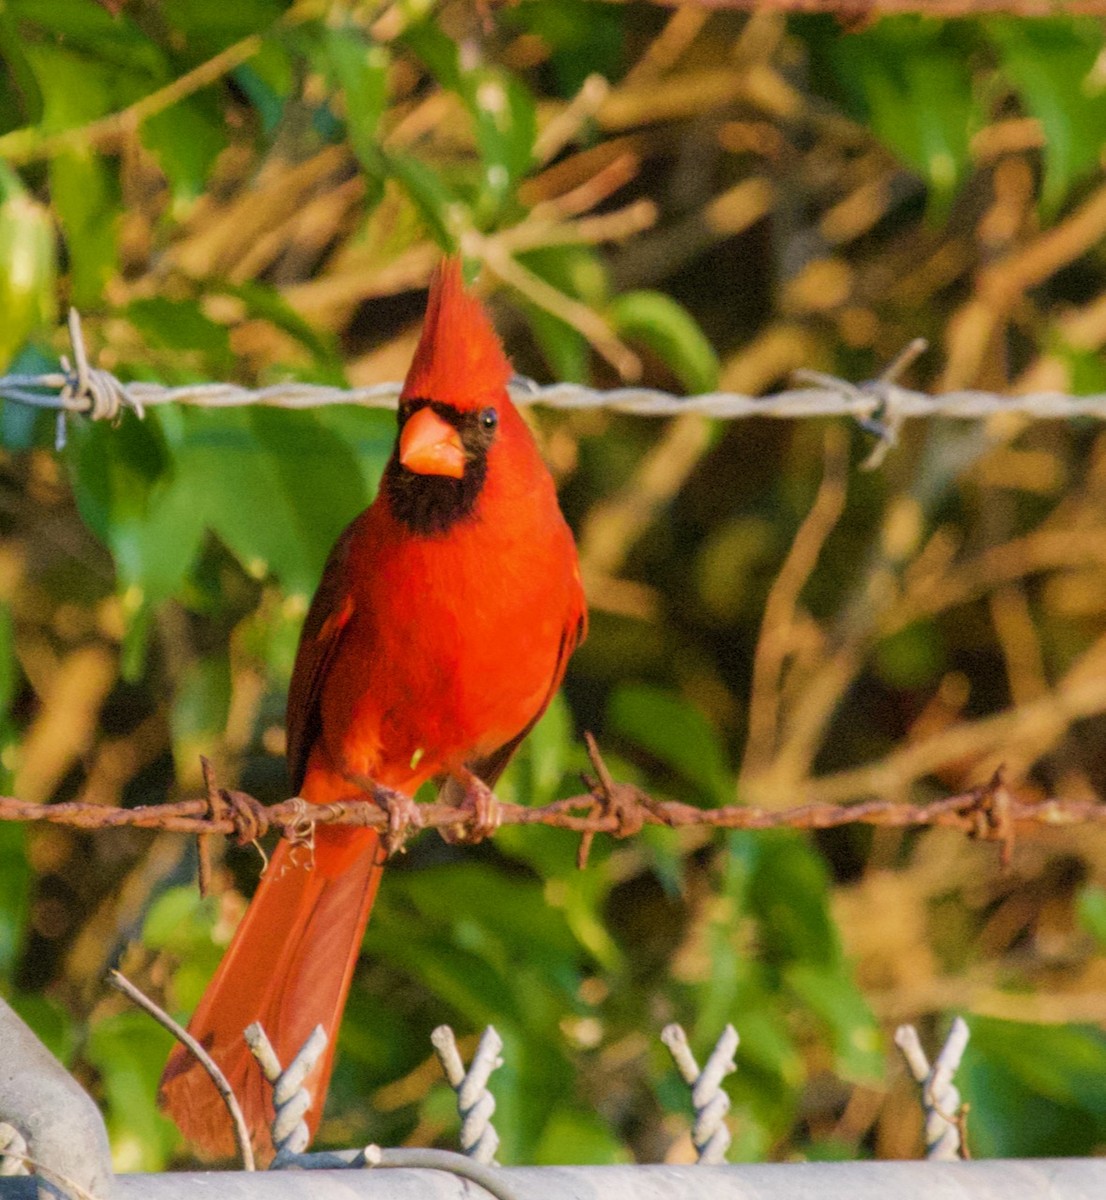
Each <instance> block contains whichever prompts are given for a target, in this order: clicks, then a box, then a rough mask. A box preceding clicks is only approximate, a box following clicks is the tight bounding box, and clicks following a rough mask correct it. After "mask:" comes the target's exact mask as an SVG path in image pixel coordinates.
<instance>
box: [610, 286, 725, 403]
mask: <svg viewBox="0 0 1106 1200" xmlns="http://www.w3.org/2000/svg"><path fill="white" fill-rule="evenodd" d="M607 315H608V317H609V318H610V320H611V324H612V325H613V326H614V329H615V332H616V333H618V334H619V335H620V336H622V337H626V338H637V339H639V340H640V341H642V342H643V343H644V344H645V345H646V346H648V347H649V349H650V350H652V351H653V353H654V354H656V355H657V357H658V358H659V359H660V360H661V361H662V362H663V363H664V364H665V365H666V366H667V367H669V368H670V369H671V370H672V372H673V373H674V374H675V375H676V377H677V378H678V379H679V381H680V383H681V384H683V386H684V387H685V388H686V389H687V390H688V391H689V392H709V391H711V390H712V389H713V388H714V387H715V386H716V385H717V383H718V355H717V354H715V352H714V347H713V346H712V345H711V344H710V342H708V341H707V339H706V336H705V334H704V333H703V331H702V330H701V329H700V328H699V326H698V324H697V323H696V321H695V318H694V317H693V316H692V315H691V314H690V313H689V312H688V311H687V309H686V308H684V307H683V305H682V304H678V303H677V302H676V301H675V300H673V299H672V298H671V296H665V295H664V294H662V293H661V292H624V293H623V294H622V295H621V296H616V297H615V298H614V299H613V300H612V301H611V303H610V306H609V307H608V309H607Z"/></svg>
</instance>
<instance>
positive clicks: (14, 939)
mask: <svg viewBox="0 0 1106 1200" xmlns="http://www.w3.org/2000/svg"><path fill="white" fill-rule="evenodd" d="M0 879H3V880H4V886H3V888H0V983H3V982H5V981H7V980H10V979H11V977H12V974H13V972H14V970H15V965H16V962H17V961H18V958H19V952H20V949H21V948H22V945H23V936H24V931H25V929H26V927H27V914H28V912H29V911H30V890H29V889H30V884H31V868H30V864H29V862H28V861H27V838H26V833H25V830H24V827H23V826H22V825H18V824H16V823H15V822H14V821H3V822H0ZM0 990H3V989H2V988H0Z"/></svg>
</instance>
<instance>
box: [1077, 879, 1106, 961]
mask: <svg viewBox="0 0 1106 1200" xmlns="http://www.w3.org/2000/svg"><path fill="white" fill-rule="evenodd" d="M1076 913H1077V915H1078V917H1079V924H1080V925H1082V926H1083V928H1084V929H1085V930H1087V932H1088V933H1090V934H1091V935H1092V936H1093V937H1094V939H1095V941H1097V942H1098V944H1099V945H1100V946H1103V947H1106V888H1101V887H1097V886H1096V885H1095V884H1091V883H1089V884H1087V885H1086V886H1085V887H1084V888H1083V889H1082V891H1081V892H1080V893H1079V898H1078V900H1077V901H1076Z"/></svg>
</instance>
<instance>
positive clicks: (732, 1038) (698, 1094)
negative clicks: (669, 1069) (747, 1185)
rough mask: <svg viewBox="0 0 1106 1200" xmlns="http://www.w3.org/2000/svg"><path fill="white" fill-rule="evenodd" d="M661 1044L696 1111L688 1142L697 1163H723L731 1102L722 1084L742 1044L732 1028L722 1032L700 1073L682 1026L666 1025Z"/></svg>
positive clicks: (734, 1066) (728, 1133)
mask: <svg viewBox="0 0 1106 1200" xmlns="http://www.w3.org/2000/svg"><path fill="white" fill-rule="evenodd" d="M661 1041H662V1042H663V1043H664V1044H665V1045H666V1046H667V1047H668V1050H669V1053H670V1054H671V1055H672V1059H673V1061H674V1062H675V1064H676V1070H678V1071H679V1073H680V1075H681V1077H682V1078H683V1081H684V1083H686V1084H687V1085H688V1087H690V1088H691V1106H692V1108H693V1109H694V1110H695V1122H694V1124H693V1125H692V1127H691V1140H692V1142H693V1143H694V1145H695V1149H696V1151H697V1153H698V1155H699V1157H698V1161H699V1163H701V1164H702V1165H704V1166H715V1165H717V1164H718V1163H723V1162H725V1161H726V1151H727V1150H728V1149H729V1145H730V1141H731V1140H732V1138H731V1134H730V1130H729V1126H728V1125H727V1124H726V1114H727V1113H728V1112H729V1111H730V1098H729V1096H728V1095H727V1094H726V1093H725V1092H724V1091H723V1090H722V1080H723V1079H725V1078H726V1076H727V1075H729V1074H730V1073H731V1072H732V1071H736V1070H737V1063H736V1062H734V1053H735V1052H736V1051H737V1047H738V1044H739V1043H740V1041H741V1039H740V1038H739V1037H738V1035H737V1030H736V1029H734V1027H733V1026H732V1025H727V1026H726V1028H725V1029H723V1030H722V1033H721V1035H720V1036H719V1038H718V1041H717V1042H716V1043H715V1045H714V1049H713V1050H712V1051H711V1053H710V1057H709V1058H708V1059H707V1061H706V1064H705V1065H704V1066H703V1069H702V1070H700V1069H699V1064H698V1063H697V1062H696V1061H695V1055H694V1054H693V1053H692V1051H691V1045H690V1043H689V1042H688V1040H687V1034H686V1033H685V1032H684V1028H683V1026H682V1025H677V1024H675V1023H673V1024H671V1025H666V1026H665V1027H664V1029H662V1030H661Z"/></svg>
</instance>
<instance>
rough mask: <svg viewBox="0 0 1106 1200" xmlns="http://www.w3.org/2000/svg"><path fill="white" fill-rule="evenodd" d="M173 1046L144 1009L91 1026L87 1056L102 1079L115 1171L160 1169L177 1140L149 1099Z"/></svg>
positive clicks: (173, 1131) (171, 1126)
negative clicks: (141, 1011)
mask: <svg viewBox="0 0 1106 1200" xmlns="http://www.w3.org/2000/svg"><path fill="white" fill-rule="evenodd" d="M172 1045H173V1036H172V1034H170V1033H168V1032H167V1031H166V1030H164V1029H162V1028H161V1026H160V1025H157V1024H156V1023H155V1022H153V1021H151V1020H150V1018H149V1017H148V1016H147V1015H146V1014H145V1013H140V1012H124V1013H119V1014H118V1015H116V1016H111V1017H107V1018H105V1019H104V1020H102V1021H99V1022H97V1023H96V1024H95V1025H93V1026H92V1029H91V1031H90V1034H89V1039H88V1047H87V1055H88V1059H89V1061H90V1062H91V1063H92V1064H93V1065H94V1066H95V1067H96V1068H97V1070H98V1071H99V1073H100V1079H101V1080H102V1082H103V1088H104V1096H105V1099H106V1101H107V1124H108V1131H109V1133H110V1134H111V1141H112V1161H113V1164H114V1166H115V1169H116V1170H117V1171H158V1170H161V1169H162V1168H164V1166H165V1163H166V1160H167V1159H168V1156H169V1153H170V1152H171V1150H172V1149H173V1147H174V1146H175V1145H176V1144H177V1142H178V1140H179V1137H180V1135H179V1134H178V1133H177V1131H176V1128H175V1127H174V1126H173V1124H172V1123H171V1122H170V1121H169V1120H167V1119H166V1118H165V1117H163V1116H162V1115H161V1113H159V1112H158V1110H157V1107H156V1105H154V1104H152V1103H150V1100H151V1097H153V1096H154V1095H156V1093H157V1084H158V1078H159V1077H160V1075H161V1068H162V1066H163V1065H164V1063H165V1059H166V1058H167V1057H168V1055H169V1051H170V1049H171V1048H172Z"/></svg>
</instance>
